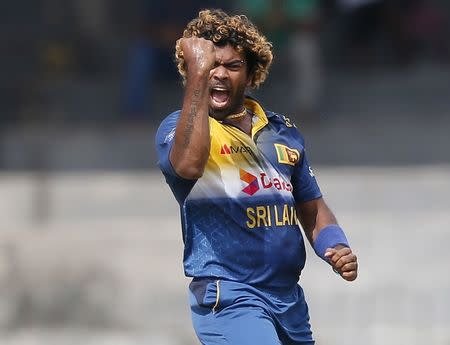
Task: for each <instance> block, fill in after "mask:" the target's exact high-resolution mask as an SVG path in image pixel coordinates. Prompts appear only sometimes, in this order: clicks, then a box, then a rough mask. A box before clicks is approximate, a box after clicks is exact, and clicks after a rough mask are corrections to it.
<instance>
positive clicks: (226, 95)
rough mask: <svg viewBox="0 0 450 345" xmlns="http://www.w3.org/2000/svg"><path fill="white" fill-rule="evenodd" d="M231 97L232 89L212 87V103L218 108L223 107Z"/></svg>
mask: <svg viewBox="0 0 450 345" xmlns="http://www.w3.org/2000/svg"><path fill="white" fill-rule="evenodd" d="M229 99H230V91H229V90H228V89H226V88H223V87H214V88H212V89H211V100H212V104H213V105H214V107H216V108H222V107H224V106H225V105H226V104H227V103H228V100H229Z"/></svg>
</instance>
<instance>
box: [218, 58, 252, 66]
mask: <svg viewBox="0 0 450 345" xmlns="http://www.w3.org/2000/svg"><path fill="white" fill-rule="evenodd" d="M238 62H239V63H242V64H243V63H245V60H243V59H233V60H230V61H222V62H220V61H216V64H218V65H232V64H234V63H238Z"/></svg>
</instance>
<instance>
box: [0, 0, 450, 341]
mask: <svg viewBox="0 0 450 345" xmlns="http://www.w3.org/2000/svg"><path fill="white" fill-rule="evenodd" d="M211 6H212V7H221V8H224V9H227V10H230V11H233V12H238V13H246V14H248V16H249V17H250V18H252V19H253V20H254V21H255V22H256V23H258V24H259V25H260V27H261V28H262V30H263V31H264V32H265V33H266V34H267V36H269V37H270V39H271V40H272V41H273V42H274V46H275V62H274V65H273V69H272V73H271V74H270V76H269V78H268V80H267V81H266V83H265V84H264V85H263V86H262V88H261V90H258V91H256V92H255V93H254V95H255V96H256V97H258V98H259V99H260V100H261V101H262V102H263V103H264V104H265V105H266V106H267V107H268V108H270V109H273V110H275V111H278V112H282V113H284V114H286V115H287V116H289V117H291V118H292V119H293V120H294V121H295V122H296V123H297V124H298V126H299V127H300V128H301V130H302V132H303V134H304V136H305V137H306V140H307V144H308V150H309V156H310V161H312V164H313V165H314V167H315V170H316V175H317V176H318V179H319V183H320V184H321V187H322V189H323V191H324V192H325V196H326V198H327V200H328V201H329V203H330V205H331V207H332V208H333V209H334V211H335V212H336V214H337V215H338V218H339V220H340V222H341V224H342V225H343V226H344V228H345V229H346V231H347V233H348V236H349V238H350V241H351V243H352V244H353V246H354V248H355V250H356V251H357V253H358V255H359V261H360V277H359V279H358V280H357V281H356V282H355V283H353V284H348V283H345V282H344V281H341V280H340V279H339V278H338V277H336V276H335V275H334V274H332V272H330V270H329V268H328V267H327V266H326V265H325V264H323V263H322V262H320V260H319V259H318V258H316V257H315V256H314V255H311V251H310V250H309V248H308V250H309V254H310V255H309V256H308V257H309V259H308V262H307V267H306V269H305V271H304V273H303V275H302V277H301V284H302V286H303V287H304V289H305V291H306V295H307V298H308V301H309V304H310V310H311V322H312V325H313V330H314V332H315V335H316V338H317V344H318V345H321V344H328V345H332V344H346V345H353V344H355V345H356V344H368V345H378V344H383V345H386V344H433V345H449V344H450V328H449V325H450V277H449V268H448V266H449V263H450V254H449V253H448V252H447V250H448V249H447V244H448V243H449V242H450V232H449V229H450V199H449V197H448V196H449V195H450V153H449V152H450V135H449V132H450V116H449V115H450V97H449V95H450V84H449V80H450V49H449V48H450V39H449V37H450V22H449V18H450V3H449V2H448V1H445V0H440V1H439V0H429V1H425V0H390V1H388V0H321V1H320V0H290V1H289V0H272V1H271V0H267V1H266V0H235V1H226V2H224V1H223V2H219V1H212V0H211V1H206V0H205V1H200V0H199V1H188V0H185V1H172V0H165V1H164V3H163V4H160V3H158V2H157V1H152V0H148V1H144V0H130V1H126V2H125V1H118V0H70V1H57V0H35V1H31V0H19V1H3V2H2V4H1V6H0V8H1V9H2V11H0V27H1V28H2V30H0V40H1V43H2V44H1V45H0V49H1V54H0V87H1V92H0V116H1V118H0V120H1V121H0V195H1V199H0V343H1V344H5V345H35V344H36V345H41V344H46V345H48V344H50V345H51V344H58V345H65V344H96V345H98V344H105V345H116V344H117V345H122V344H123V345H131V344H133V345H134V344H136V345H138V344H139V345H140V344H155V345H193V344H197V340H196V338H195V335H194V333H193V330H192V327H191V323H190V316H189V310H188V303H187V292H186V291H187V284H188V282H189V281H188V279H187V278H184V277H183V272H182V243H181V234H180V225H179V220H178V209H177V205H176V203H175V201H174V199H173V198H172V196H171V195H170V192H169V189H168V188H167V186H166V185H165V183H164V181H163V178H162V176H161V174H160V173H159V172H158V170H157V166H156V155H155V149H154V142H153V141H154V134H155V131H156V128H157V126H158V124H159V122H160V121H161V120H162V119H163V118H164V117H165V116H166V115H167V114H168V113H170V112H171V111H173V110H175V109H177V108H179V106H180V103H181V97H182V89H181V83H180V81H179V79H178V77H177V74H176V71H175V68H174V64H173V61H172V60H173V58H172V54H173V45H174V40H175V39H176V38H178V37H179V36H180V35H181V32H182V28H183V27H184V25H185V24H186V22H187V20H189V19H191V18H192V17H193V16H195V14H196V13H197V11H198V9H199V8H205V7H211Z"/></svg>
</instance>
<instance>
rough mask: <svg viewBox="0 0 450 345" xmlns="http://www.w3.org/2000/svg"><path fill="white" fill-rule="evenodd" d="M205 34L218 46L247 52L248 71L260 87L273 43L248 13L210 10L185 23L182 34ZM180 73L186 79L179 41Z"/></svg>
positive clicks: (185, 35) (176, 53)
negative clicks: (230, 46) (237, 13)
mask: <svg viewBox="0 0 450 345" xmlns="http://www.w3.org/2000/svg"><path fill="white" fill-rule="evenodd" d="M192 36H195V37H202V38H205V39H207V40H210V41H213V42H214V44H216V45H218V46H223V45H226V44H231V45H232V46H233V47H234V48H235V49H236V50H237V51H239V52H242V51H244V53H245V57H246V61H247V64H248V72H249V73H250V74H251V75H252V81H251V85H250V86H251V87H253V88H257V87H259V85H261V83H262V82H263V81H264V80H265V79H266V77H267V75H268V74H269V67H270V65H271V64H272V59H273V54H272V44H271V43H270V42H269V41H267V39H266V37H265V36H264V35H262V34H261V33H260V32H259V31H258V29H257V28H256V26H255V25H254V24H253V23H252V22H251V21H250V20H249V19H248V18H247V17H246V16H245V15H233V16H231V15H228V14H226V13H225V12H224V11H222V10H220V9H207V10H202V11H200V12H199V14H198V17H197V18H195V19H193V20H191V21H190V22H189V23H188V25H187V26H186V28H185V30H184V32H183V37H192ZM175 60H176V64H177V67H178V72H179V73H180V74H181V76H182V78H183V82H185V81H186V65H185V61H184V58H183V51H182V50H181V44H180V40H178V41H177V43H176V46H175Z"/></svg>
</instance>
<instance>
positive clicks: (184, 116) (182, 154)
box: [170, 37, 216, 179]
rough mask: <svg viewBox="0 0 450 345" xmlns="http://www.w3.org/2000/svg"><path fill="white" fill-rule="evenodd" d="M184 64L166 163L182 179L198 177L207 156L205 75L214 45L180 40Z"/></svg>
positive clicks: (207, 133)
mask: <svg viewBox="0 0 450 345" xmlns="http://www.w3.org/2000/svg"><path fill="white" fill-rule="evenodd" d="M180 40H181V42H180V44H181V48H182V51H183V56H184V60H185V63H186V71H187V75H186V86H185V91H184V99H183V106H182V109H181V114H180V117H179V120H178V124H177V128H176V130H175V141H174V144H173V147H172V150H171V152H170V162H171V163H172V166H173V168H174V169H175V171H176V173H177V174H178V175H179V176H181V177H183V178H185V179H197V178H199V177H201V176H202V174H203V171H204V168H205V165H206V162H207V160H208V157H209V149H210V134H209V114H208V112H209V86H208V82H209V75H210V71H211V69H212V68H213V67H214V64H215V60H216V54H215V48H214V44H213V43H212V42H211V41H209V40H205V39H203V38H197V37H189V38H181V39H180Z"/></svg>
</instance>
